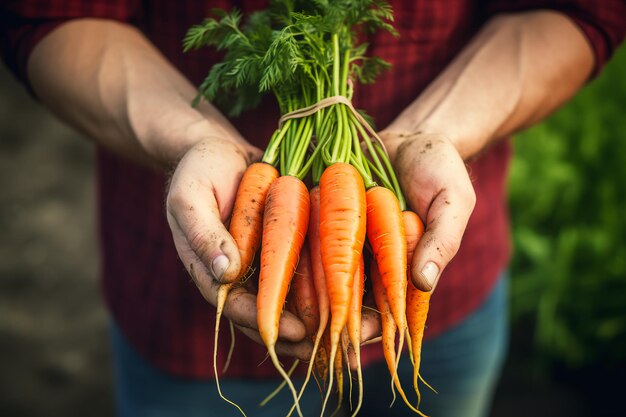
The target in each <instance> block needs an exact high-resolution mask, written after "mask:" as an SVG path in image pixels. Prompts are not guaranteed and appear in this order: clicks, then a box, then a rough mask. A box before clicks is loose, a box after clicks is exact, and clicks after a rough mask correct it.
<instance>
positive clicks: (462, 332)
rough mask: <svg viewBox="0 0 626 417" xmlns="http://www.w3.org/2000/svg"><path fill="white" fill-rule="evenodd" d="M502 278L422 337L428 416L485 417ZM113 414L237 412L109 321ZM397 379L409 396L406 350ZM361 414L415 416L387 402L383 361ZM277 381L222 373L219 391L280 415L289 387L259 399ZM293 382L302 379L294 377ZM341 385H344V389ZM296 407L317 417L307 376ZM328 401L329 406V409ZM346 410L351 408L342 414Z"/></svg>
mask: <svg viewBox="0 0 626 417" xmlns="http://www.w3.org/2000/svg"><path fill="white" fill-rule="evenodd" d="M506 312H507V278H506V276H503V277H502V278H501V279H500V280H499V282H498V284H497V286H496V287H495V289H494V290H493V291H492V293H491V294H490V295H489V297H488V298H487V300H486V301H485V302H484V303H483V304H482V305H481V306H480V307H479V309H478V310H476V311H475V312H474V313H472V314H471V315H470V316H469V317H467V318H466V319H465V320H464V321H463V322H461V323H460V324H458V325H457V326H455V327H454V328H452V329H449V330H447V331H446V332H444V333H443V334H442V335H440V336H438V337H436V338H435V339H432V340H429V341H427V342H425V343H424V345H423V349H422V367H421V374H422V375H423V377H424V378H425V379H426V381H427V382H428V383H429V384H430V385H431V386H433V387H434V388H435V389H436V390H437V391H438V392H439V394H438V395H435V394H433V393H432V392H430V390H428V388H426V387H423V388H422V389H421V392H422V402H421V405H420V409H421V410H422V411H423V412H424V413H426V414H428V415H430V416H434V417H459V416H463V417H484V416H486V415H488V412H489V406H490V404H491V399H492V396H493V392H494V389H495V385H496V382H497V380H498V377H499V375H500V370H501V367H502V363H503V361H504V357H505V352H506V345H507V339H508V329H507V314H506ZM111 335H112V343H113V358H114V367H115V394H116V410H117V415H118V417H131V416H132V417H143V416H146V417H148V416H149V417H196V416H203V417H209V416H220V417H222V416H224V417H226V416H240V414H239V412H238V411H237V410H236V409H235V408H233V407H232V406H231V405H230V404H227V403H226V402H224V401H222V400H221V399H220V398H219V396H218V394H217V389H216V388H215V384H214V383H213V382H212V381H206V380H204V381H203V380H194V379H185V378H178V377H174V376H172V375H169V374H167V373H165V372H163V371H161V370H159V369H157V368H155V367H154V366H152V365H151V364H149V363H148V362H147V361H146V360H145V359H143V358H142V357H141V356H139V355H138V354H137V353H136V352H135V350H134V349H133V348H132V347H131V346H130V345H129V344H128V342H127V341H126V340H125V339H124V336H123V335H122V334H121V333H120V331H119V329H118V328H117V327H116V326H115V325H114V324H113V325H112V326H111ZM399 373H400V378H401V380H402V385H403V387H404V389H405V392H406V393H407V396H409V398H410V399H414V394H413V396H411V395H410V394H411V393H412V386H413V385H412V380H413V379H412V378H413V368H412V366H411V363H410V362H409V359H408V358H407V357H406V355H405V356H404V357H403V358H402V360H401V362H400V368H399ZM363 379H364V383H365V386H364V403H363V408H362V410H361V412H360V414H359V415H361V416H364V417H368V416H371V417H374V416H376V417H384V416H415V414H413V413H412V412H411V411H410V410H408V409H407V408H406V407H405V406H404V405H403V404H402V400H401V399H398V400H396V404H395V405H394V406H393V407H392V408H389V407H388V406H389V403H390V401H391V392H390V377H389V372H388V371H387V366H386V365H385V364H384V362H380V363H376V364H373V365H371V366H369V367H368V368H367V369H366V370H365V371H364V375H363ZM279 383H280V380H279V379H269V380H246V379H223V380H222V381H221V383H220V385H221V388H222V392H223V393H224V394H225V395H226V396H227V397H229V398H231V399H233V400H235V401H236V402H237V403H238V404H239V405H240V406H241V407H242V408H243V410H244V411H245V412H246V414H247V415H248V416H250V417H256V416H261V417H265V416H284V415H286V414H287V411H288V410H289V408H290V406H291V404H292V397H291V394H290V393H289V390H287V389H283V390H282V391H281V392H280V394H279V395H278V396H277V397H276V398H274V399H273V400H272V401H270V402H269V404H267V405H266V406H265V407H263V408H259V407H258V405H257V404H258V403H259V402H260V401H261V400H262V399H263V398H264V397H265V396H266V395H267V394H269V393H270V392H272V391H273V390H274V388H276V386H277V385H278V384H279ZM294 383H295V385H296V387H298V386H300V385H301V384H302V380H301V379H296V380H294ZM346 389H347V387H346ZM300 405H301V408H302V411H303V413H304V415H305V416H307V417H308V416H319V413H320V406H321V398H320V393H319V391H318V388H317V385H316V384H315V383H314V382H312V383H310V384H309V386H308V388H307V391H306V392H305V394H304V395H303V397H302V399H301V401H300ZM333 409H334V407H330V410H333ZM348 415H349V414H348Z"/></svg>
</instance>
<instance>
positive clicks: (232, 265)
mask: <svg viewBox="0 0 626 417" xmlns="http://www.w3.org/2000/svg"><path fill="white" fill-rule="evenodd" d="M167 220H168V223H169V224H170V228H171V229H172V235H173V237H174V244H175V245H176V250H177V251H178V255H179V256H180V258H181V260H182V261H183V263H184V264H185V265H186V266H189V265H192V264H195V263H198V262H199V263H201V264H202V265H204V267H205V268H206V270H207V272H208V274H209V275H210V276H211V277H212V278H213V279H215V280H217V281H219V282H222V283H228V282H233V281H235V280H236V279H237V277H238V275H239V270H240V269H241V263H240V257H239V250H238V248H237V245H236V244H235V241H234V239H233V238H232V236H231V235H230V234H229V233H228V230H226V227H225V226H224V224H223V223H222V220H221V218H220V210H219V207H218V204H217V200H216V198H215V191H214V189H213V188H212V187H202V186H201V185H200V182H198V181H195V182H190V183H188V184H186V185H185V187H181V186H178V184H175V183H173V184H172V186H171V187H170V191H169V193H168V197H167Z"/></svg>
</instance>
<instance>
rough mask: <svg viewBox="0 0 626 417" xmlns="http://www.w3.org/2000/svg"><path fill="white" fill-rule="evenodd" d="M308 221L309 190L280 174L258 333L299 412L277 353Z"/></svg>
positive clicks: (271, 210)
mask: <svg viewBox="0 0 626 417" xmlns="http://www.w3.org/2000/svg"><path fill="white" fill-rule="evenodd" d="M308 223H309V192H308V190H307V188H306V185H304V183H303V182H302V181H301V180H299V179H298V178H296V177H292V176H283V177H279V178H278V179H277V180H276V181H274V183H273V184H272V186H271V187H270V190H269V192H268V194H267V200H266V204H265V212H264V216H263V243H262V249H261V268H260V269H261V272H260V275H259V290H258V294H257V321H258V327H259V333H260V335H261V339H262V340H263V343H264V344H265V346H266V347H267V350H268V354H269V356H270V358H271V360H272V363H273V364H274V367H275V368H276V370H278V372H279V373H280V374H281V375H282V377H283V378H284V379H285V380H286V381H287V385H288V386H289V389H290V390H291V393H292V394H293V398H294V401H295V404H296V409H297V410H298V414H299V415H300V416H302V411H301V410H300V405H299V404H298V394H297V392H296V389H295V388H294V386H293V383H292V382H291V379H290V378H289V376H288V375H287V373H286V372H285V370H284V369H283V368H282V366H281V365H280V362H279V361H278V357H277V356H276V342H277V341H278V322H279V320H280V315H281V312H282V310H283V305H284V303H285V298H286V296H287V290H288V289H289V284H290V282H291V279H292V277H293V273H294V271H295V269H296V265H297V263H298V255H299V254H300V251H301V249H302V245H303V244H304V238H305V235H306V231H307V226H308Z"/></svg>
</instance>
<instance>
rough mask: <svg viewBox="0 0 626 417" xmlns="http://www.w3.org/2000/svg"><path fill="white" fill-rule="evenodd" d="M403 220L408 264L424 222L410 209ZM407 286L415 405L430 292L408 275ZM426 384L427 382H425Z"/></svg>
mask: <svg viewBox="0 0 626 417" xmlns="http://www.w3.org/2000/svg"><path fill="white" fill-rule="evenodd" d="M402 217H403V220H404V230H405V233H406V244H407V263H408V264H410V262H411V260H412V259H413V252H415V248H416V246H417V243H418V242H419V240H420V238H421V237H422V235H423V234H424V223H422V220H421V219H420V218H419V216H418V215H417V214H415V213H413V212H411V211H405V212H403V213H402ZM407 281H408V288H407V323H408V326H409V335H410V340H411V352H412V357H413V387H414V388H415V393H416V394H417V406H418V407H419V403H420V400H421V394H420V391H419V387H418V379H421V376H420V373H419V368H420V360H421V352H422V339H423V337H424V328H425V325H426V316H427V315H428V307H429V305H428V304H429V302H430V294H431V293H430V292H425V291H420V290H418V289H417V288H416V287H415V285H413V281H412V280H411V277H410V274H409V276H408V279H407ZM426 385H428V384H426Z"/></svg>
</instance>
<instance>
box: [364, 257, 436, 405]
mask: <svg viewBox="0 0 626 417" xmlns="http://www.w3.org/2000/svg"><path fill="white" fill-rule="evenodd" d="M370 278H371V281H372V291H373V292H374V301H375V302H376V307H377V308H378V311H379V312H380V321H381V325H382V333H383V334H382V344H383V355H384V357H385V362H386V363H387V368H388V369H389V373H390V374H391V378H392V386H393V385H395V387H396V389H397V390H398V392H399V393H400V397H401V398H402V400H403V401H404V403H405V404H406V405H407V406H408V407H409V408H410V409H411V410H412V411H414V412H416V413H417V414H419V415H421V416H424V414H423V413H422V412H421V411H419V410H418V409H417V408H415V407H414V406H413V405H411V403H409V400H408V399H407V397H406V394H405V393H404V390H403V389H402V385H401V384H400V379H399V378H398V373H397V365H396V364H397V355H396V349H395V339H396V330H397V327H396V323H395V319H394V317H393V313H392V312H391V305H390V303H389V301H388V299H387V292H386V290H385V287H384V285H383V282H382V277H381V275H380V272H379V270H378V265H377V264H376V261H375V260H372V265H371V268H370ZM392 392H393V390H392ZM394 401H395V393H394ZM392 404H393V401H392Z"/></svg>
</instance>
